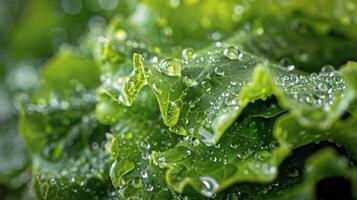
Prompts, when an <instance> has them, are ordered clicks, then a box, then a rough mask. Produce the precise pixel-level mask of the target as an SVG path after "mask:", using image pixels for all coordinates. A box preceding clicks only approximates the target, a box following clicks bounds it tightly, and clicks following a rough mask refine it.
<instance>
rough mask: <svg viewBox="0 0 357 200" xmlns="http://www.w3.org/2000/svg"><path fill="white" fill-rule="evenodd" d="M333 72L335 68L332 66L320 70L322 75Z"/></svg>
mask: <svg viewBox="0 0 357 200" xmlns="http://www.w3.org/2000/svg"><path fill="white" fill-rule="evenodd" d="M333 71H335V68H334V67H333V66H332V65H325V66H323V67H322V68H321V72H322V73H329V72H333Z"/></svg>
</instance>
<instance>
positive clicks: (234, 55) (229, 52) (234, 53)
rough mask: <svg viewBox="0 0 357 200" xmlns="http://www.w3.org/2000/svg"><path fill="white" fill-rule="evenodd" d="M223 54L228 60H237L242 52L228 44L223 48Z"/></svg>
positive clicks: (241, 55)
mask: <svg viewBox="0 0 357 200" xmlns="http://www.w3.org/2000/svg"><path fill="white" fill-rule="evenodd" d="M223 55H224V56H225V57H226V58H228V59H230V60H239V59H241V58H242V57H243V54H242V52H241V51H240V49H239V48H238V47H236V46H229V47H227V48H225V49H224V51H223Z"/></svg>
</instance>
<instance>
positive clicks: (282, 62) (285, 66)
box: [279, 58, 295, 72]
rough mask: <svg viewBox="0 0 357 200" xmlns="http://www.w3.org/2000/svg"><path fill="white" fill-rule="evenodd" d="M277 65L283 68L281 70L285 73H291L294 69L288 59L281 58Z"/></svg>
mask: <svg viewBox="0 0 357 200" xmlns="http://www.w3.org/2000/svg"><path fill="white" fill-rule="evenodd" d="M279 64H280V65H281V66H282V67H283V68H282V69H283V70H285V71H288V72H290V71H293V70H294V69H295V66H294V65H293V64H292V62H291V60H290V59H289V58H282V59H281V60H280V61H279Z"/></svg>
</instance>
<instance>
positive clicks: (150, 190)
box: [146, 185, 154, 192]
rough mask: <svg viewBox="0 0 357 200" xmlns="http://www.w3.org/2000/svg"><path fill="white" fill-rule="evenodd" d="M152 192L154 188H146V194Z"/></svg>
mask: <svg viewBox="0 0 357 200" xmlns="http://www.w3.org/2000/svg"><path fill="white" fill-rule="evenodd" d="M153 190H154V186H152V185H148V186H147V188H146V191H147V192H152V191H153Z"/></svg>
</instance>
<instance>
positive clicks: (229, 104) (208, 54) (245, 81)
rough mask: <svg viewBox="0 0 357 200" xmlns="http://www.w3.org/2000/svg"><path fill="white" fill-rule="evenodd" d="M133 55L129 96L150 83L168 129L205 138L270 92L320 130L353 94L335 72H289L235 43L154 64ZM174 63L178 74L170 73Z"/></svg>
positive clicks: (213, 139)
mask: <svg viewBox="0 0 357 200" xmlns="http://www.w3.org/2000/svg"><path fill="white" fill-rule="evenodd" d="M232 40H234V38H233V39H232ZM232 40H231V41H232ZM134 60H135V62H134V69H135V70H134V71H133V73H132V75H131V76H130V77H129V78H128V80H127V81H126V85H125V86H124V87H125V88H124V91H125V93H126V98H127V99H134V96H135V95H136V93H137V92H138V91H139V90H138V89H140V87H142V86H143V82H147V83H148V85H149V86H150V88H151V89H152V91H153V92H154V94H155V96H156V98H157V101H158V103H159V106H160V110H161V114H162V117H163V120H164V123H165V124H166V125H167V126H168V127H169V128H170V130H172V131H174V132H176V133H178V134H181V135H189V136H195V137H198V138H201V139H202V141H204V142H205V143H217V141H218V140H219V138H220V137H221V136H222V135H223V133H224V131H225V130H226V129H227V128H228V127H229V126H230V125H231V124H232V123H233V122H234V121H235V119H237V117H238V116H239V115H240V113H241V112H242V111H243V109H244V108H245V107H246V106H247V105H248V104H249V103H251V102H254V101H256V100H259V99H263V100H265V99H266V98H267V97H269V96H271V95H275V96H276V97H277V98H278V101H279V103H280V104H281V105H282V107H283V108H285V109H289V110H291V112H292V113H293V114H294V115H295V116H296V117H297V119H298V120H299V122H300V123H301V124H303V125H304V126H316V127H319V128H322V129H326V128H329V127H330V126H331V124H332V123H333V122H334V121H335V120H336V119H338V117H339V116H341V115H342V114H343V112H344V111H345V110H346V109H347V106H348V104H349V103H350V102H351V101H352V100H353V98H354V95H355V93H354V92H353V91H352V90H351V88H350V87H348V88H347V89H345V87H346V86H345V83H344V80H343V79H342V78H341V76H340V74H339V72H337V71H333V70H332V71H327V70H326V71H322V72H320V73H319V74H311V75H305V74H302V73H300V72H298V71H292V72H287V71H286V69H284V68H282V67H279V66H277V65H275V64H273V63H268V62H267V61H265V60H263V59H261V58H259V57H257V56H254V55H252V54H249V53H246V52H244V51H241V50H240V49H239V48H237V47H234V46H229V47H226V48H217V47H210V48H208V49H207V50H203V51H201V52H199V53H197V56H196V58H194V59H192V60H175V59H168V60H163V61H162V62H161V63H160V64H154V65H151V64H148V63H145V62H144V61H143V58H140V56H139V55H134ZM140 60H141V61H140ZM175 68H180V69H181V71H180V73H179V74H174V75H172V74H170V73H173V72H174V71H176V70H177V69H175ZM167 70H168V71H167ZM170 70H171V71H170ZM143 74H144V76H143ZM142 77H144V80H142V79H139V78H142ZM131 86H140V87H133V88H132V87H131ZM342 96H343V98H342Z"/></svg>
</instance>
